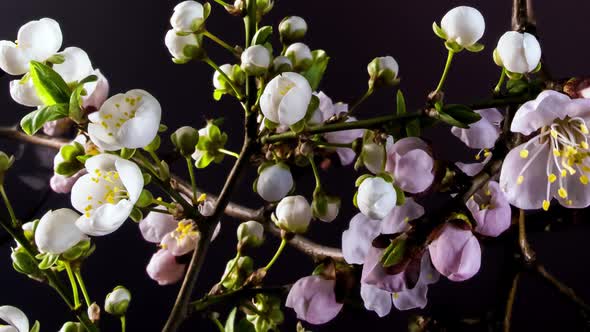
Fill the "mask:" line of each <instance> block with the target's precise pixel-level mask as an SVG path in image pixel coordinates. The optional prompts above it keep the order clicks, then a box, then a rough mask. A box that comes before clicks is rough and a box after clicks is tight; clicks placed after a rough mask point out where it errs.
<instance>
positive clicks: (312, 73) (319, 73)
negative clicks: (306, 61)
mask: <svg viewBox="0 0 590 332" xmlns="http://www.w3.org/2000/svg"><path fill="white" fill-rule="evenodd" d="M311 54H312V59H313V60H312V64H311V67H309V69H307V70H306V71H305V72H304V73H303V76H304V77H305V78H307V80H308V81H309V85H311V89H312V90H314V91H315V90H317V89H318V87H319V86H320V82H321V81H322V78H323V77H324V73H325V72H326V68H328V62H329V61H330V57H329V56H328V54H326V52H325V51H323V50H315V51H313V52H311Z"/></svg>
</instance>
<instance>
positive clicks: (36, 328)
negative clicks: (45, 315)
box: [30, 320, 41, 332]
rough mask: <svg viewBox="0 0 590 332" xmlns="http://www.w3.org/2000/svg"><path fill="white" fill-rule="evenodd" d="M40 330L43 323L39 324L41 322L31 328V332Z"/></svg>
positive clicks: (36, 322)
mask: <svg viewBox="0 0 590 332" xmlns="http://www.w3.org/2000/svg"><path fill="white" fill-rule="evenodd" d="M40 330H41V323H39V321H38V320H36V321H35V325H33V327H31V331H30V332H39V331H40Z"/></svg>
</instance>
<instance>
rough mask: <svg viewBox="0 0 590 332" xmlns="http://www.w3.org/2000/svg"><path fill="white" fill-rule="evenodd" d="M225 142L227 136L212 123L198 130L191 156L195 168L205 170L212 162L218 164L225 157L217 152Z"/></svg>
mask: <svg viewBox="0 0 590 332" xmlns="http://www.w3.org/2000/svg"><path fill="white" fill-rule="evenodd" d="M226 142H227V134H226V133H223V132H221V130H220V129H219V127H218V126H216V125H215V124H214V123H212V122H209V123H207V126H206V127H204V128H201V129H199V142H198V143H197V146H196V149H195V152H194V153H193V154H192V156H191V157H192V158H193V159H194V160H195V166H197V168H205V167H207V166H208V165H209V164H210V163H211V162H213V161H214V162H216V163H220V162H221V161H222V160H223V158H224V156H225V155H224V154H223V153H221V152H219V149H223V148H224V147H225V143H226Z"/></svg>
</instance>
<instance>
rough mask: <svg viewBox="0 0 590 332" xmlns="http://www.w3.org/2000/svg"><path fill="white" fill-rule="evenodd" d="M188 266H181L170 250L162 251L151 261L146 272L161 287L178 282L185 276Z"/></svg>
mask: <svg viewBox="0 0 590 332" xmlns="http://www.w3.org/2000/svg"><path fill="white" fill-rule="evenodd" d="M185 268H186V264H179V263H177V262H176V257H174V256H173V255H172V254H171V253H170V252H169V251H168V250H166V249H160V250H158V252H156V253H155V254H154V255H153V256H152V259H151V260H150V262H149V264H148V266H147V268H146V271H147V273H148V275H149V276H150V278H152V279H153V280H155V281H157V282H158V284H159V285H160V286H164V285H170V284H174V283H176V282H178V281H179V280H180V279H181V278H182V276H183V275H184V270H185Z"/></svg>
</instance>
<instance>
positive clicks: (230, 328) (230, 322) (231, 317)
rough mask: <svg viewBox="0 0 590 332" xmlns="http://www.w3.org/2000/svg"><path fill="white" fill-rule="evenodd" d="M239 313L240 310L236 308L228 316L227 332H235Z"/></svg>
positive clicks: (226, 322)
mask: <svg viewBox="0 0 590 332" xmlns="http://www.w3.org/2000/svg"><path fill="white" fill-rule="evenodd" d="M237 312H238V308H237V307H235V308H233V309H232V311H231V312H230V313H229V315H227V320H226V321H225V332H234V331H235V329H234V326H235V325H236V313H237Z"/></svg>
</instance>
